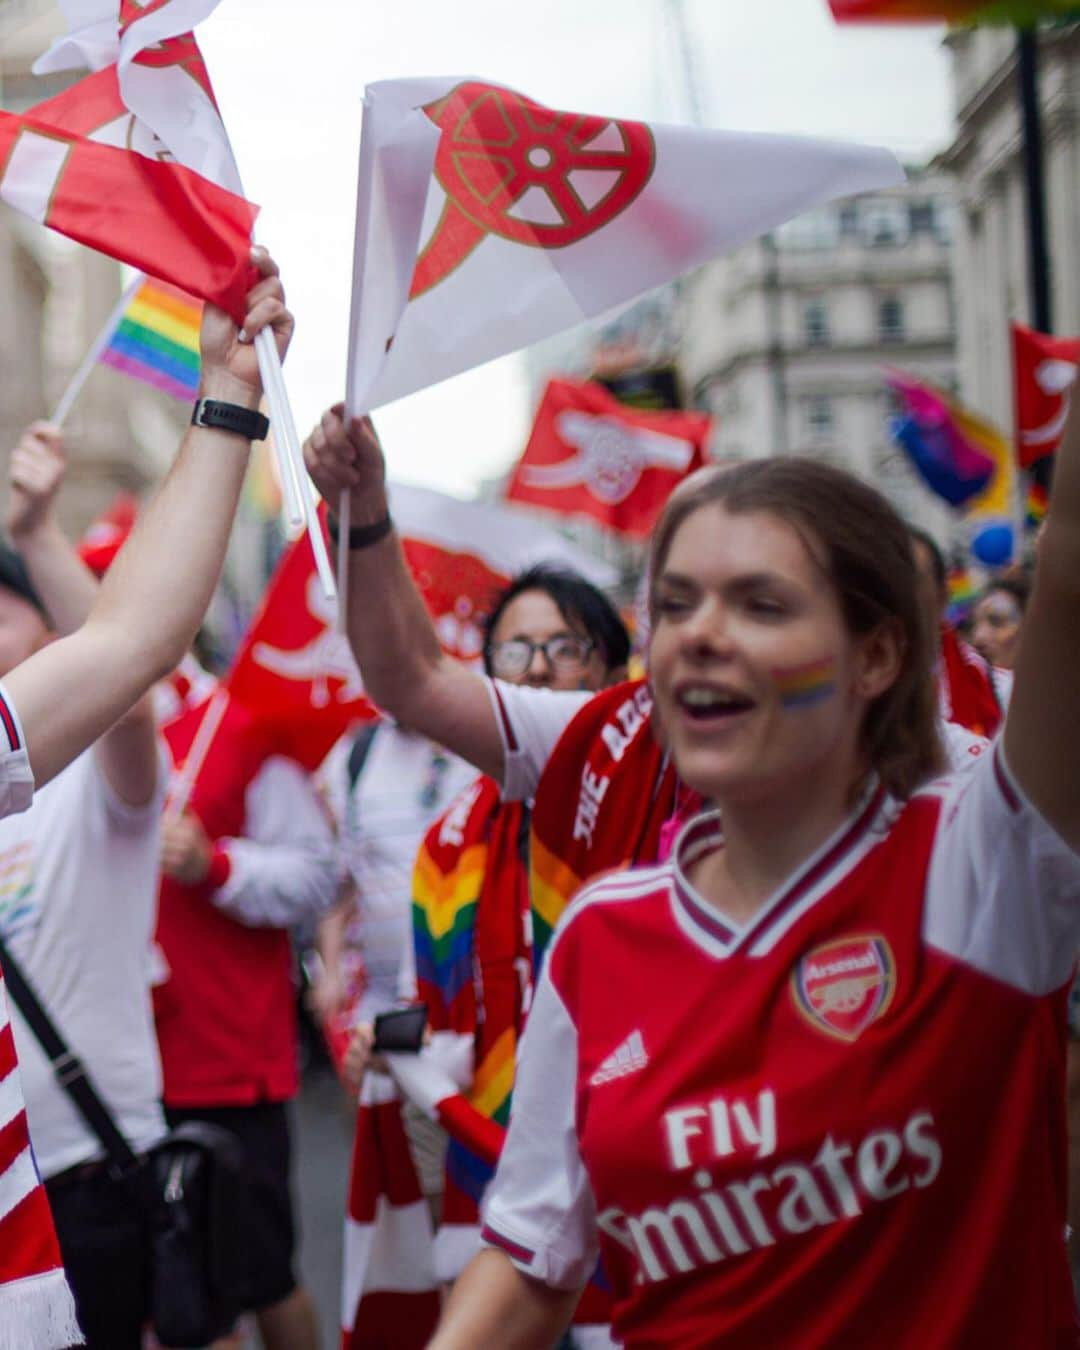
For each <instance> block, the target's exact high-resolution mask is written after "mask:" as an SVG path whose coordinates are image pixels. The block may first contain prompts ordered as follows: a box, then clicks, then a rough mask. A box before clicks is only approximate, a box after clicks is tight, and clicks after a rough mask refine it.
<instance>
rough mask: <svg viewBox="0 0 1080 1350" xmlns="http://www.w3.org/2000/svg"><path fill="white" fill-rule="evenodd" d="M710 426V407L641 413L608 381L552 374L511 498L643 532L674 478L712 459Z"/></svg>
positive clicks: (510, 490) (510, 489)
mask: <svg viewBox="0 0 1080 1350" xmlns="http://www.w3.org/2000/svg"><path fill="white" fill-rule="evenodd" d="M709 428H710V421H709V418H708V417H707V416H706V415H705V414H704V413H683V412H642V411H638V410H636V409H633V408H628V407H626V406H625V404H622V403H620V402H619V400H618V399H616V398H614V397H613V396H612V395H611V394H610V393H608V391H607V390H606V389H605V388H604V387H603V385H600V384H594V383H581V382H578V381H574V380H551V381H550V382H549V384H548V387H547V389H545V391H544V397H543V398H542V399H541V401H540V407H539V408H538V409H537V413H536V420H535V422H534V423H533V429H532V433H531V435H530V436H529V442H528V444H527V445H526V447H525V453H524V454H523V455H522V457H521V459H520V460H519V461H518V464H517V467H516V468H515V469H514V472H513V475H512V476H511V479H510V485H509V487H508V488H507V490H506V497H507V500H508V501H515V502H523V503H527V504H528V505H530V506H541V507H544V508H545V509H546V510H549V511H558V512H560V513H561V514H564V515H583V516H592V517H593V519H594V520H597V521H599V522H600V523H601V524H602V525H606V526H607V527H608V528H609V529H612V530H618V531H620V532H621V533H623V534H629V535H632V536H634V537H635V538H643V537H644V536H645V535H647V534H648V533H649V531H650V530H651V529H652V527H653V524H654V522H655V520H656V517H657V516H658V515H659V514H660V510H661V508H662V507H663V505H664V503H665V502H666V501H667V499H668V497H669V496H670V494H671V491H672V489H673V488H674V487H675V485H676V484H677V483H678V482H680V480H681V479H683V478H685V477H686V475H687V474H688V473H690V472H692V471H693V470H694V469H697V468H700V467H701V466H702V465H703V464H704V463H705V449H706V444H707V442H708V437H709Z"/></svg>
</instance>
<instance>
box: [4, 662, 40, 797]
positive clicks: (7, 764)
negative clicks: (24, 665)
mask: <svg viewBox="0 0 1080 1350" xmlns="http://www.w3.org/2000/svg"><path fill="white" fill-rule="evenodd" d="M33 796H34V774H33V771H32V770H31V768H30V758H29V756H28V755H27V753H26V742H25V740H24V739H23V730H22V726H21V724H20V722H19V715H18V713H16V711H15V705H14V703H12V701H11V699H10V698H8V696H7V692H6V691H5V689H4V688H3V686H2V685H0V816H13V815H15V814H17V813H18V812H19V811H25V810H26V808H27V807H28V806H29V805H30V802H31V801H32V799H33Z"/></svg>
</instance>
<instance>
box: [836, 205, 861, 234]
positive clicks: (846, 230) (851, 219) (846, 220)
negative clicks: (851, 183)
mask: <svg viewBox="0 0 1080 1350" xmlns="http://www.w3.org/2000/svg"><path fill="white" fill-rule="evenodd" d="M839 221H840V233H841V235H844V236H850V235H856V234H858V233H859V204H858V202H845V203H844V205H843V206H841V208H840V211H839Z"/></svg>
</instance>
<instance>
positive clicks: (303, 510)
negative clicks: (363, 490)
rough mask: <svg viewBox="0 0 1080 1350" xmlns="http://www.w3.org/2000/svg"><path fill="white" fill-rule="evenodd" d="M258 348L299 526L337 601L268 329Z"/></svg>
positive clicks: (328, 594) (328, 595) (276, 440)
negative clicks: (302, 527) (304, 532)
mask: <svg viewBox="0 0 1080 1350" xmlns="http://www.w3.org/2000/svg"><path fill="white" fill-rule="evenodd" d="M255 347H256V351H257V352H258V354H259V371H260V373H261V374H262V378H263V389H264V391H265V393H266V398H267V401H268V403H269V404H270V416H271V419H272V421H273V424H274V444H275V446H277V445H280V446H281V448H282V452H283V456H284V460H285V464H283V465H282V468H283V469H285V468H286V466H287V469H288V470H289V471H290V472H291V473H292V475H293V476H294V477H293V480H292V481H293V484H294V487H295V489H296V492H297V497H298V500H299V505H300V523H302V524H305V525H306V526H307V532H308V534H309V535H310V536H311V551H312V553H313V554H314V556H315V569H316V571H317V572H318V574H319V581H320V583H321V584H322V589H323V594H324V595H325V597H326V598H327V600H336V599H337V590H336V588H335V586H334V572H333V569H332V568H331V566H330V558H329V555H328V554H327V552H326V541H325V540H324V539H323V534H322V525H321V523H320V521H319V515H318V510H317V508H316V506H315V495H314V493H313V492H312V490H311V483H310V481H309V480H308V476H307V469H306V468H305V467H304V458H303V454H302V452H301V450H300V439H299V437H298V436H297V434H296V422H295V421H294V419H293V414H292V408H291V407H290V405H289V394H288V390H287V389H286V388H285V376H284V374H283V373H282V369H281V358H280V357H279V356H278V350H277V345H276V344H275V342H274V339H273V335H272V334H271V332H270V330H269V329H266V328H264V329H263V331H262V332H261V333H259V334H257V335H256V338H255Z"/></svg>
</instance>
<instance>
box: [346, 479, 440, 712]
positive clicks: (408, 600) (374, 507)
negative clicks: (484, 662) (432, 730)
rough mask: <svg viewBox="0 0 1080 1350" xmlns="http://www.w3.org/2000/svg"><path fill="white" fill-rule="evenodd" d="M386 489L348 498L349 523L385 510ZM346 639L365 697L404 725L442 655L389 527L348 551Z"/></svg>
mask: <svg viewBox="0 0 1080 1350" xmlns="http://www.w3.org/2000/svg"><path fill="white" fill-rule="evenodd" d="M387 510H388V506H387V499H386V493H385V491H383V490H382V489H378V490H376V489H372V490H371V491H370V492H368V493H366V494H364V496H362V497H361V496H359V495H357V494H354V497H353V500H352V502H351V503H350V524H351V525H352V526H353V527H354V528H355V527H358V526H363V525H368V524H372V523H374V522H376V521H378V520H379V519H381V518H382V517H383V516H385V515H386V513H387ZM348 591H349V605H348V632H349V643H350V645H351V647H352V649H353V654H354V656H355V657H356V661H357V664H358V665H359V667H360V670H361V673H362V675H363V677H364V688H365V691H366V692H367V694H368V695H369V697H370V698H372V699H373V700H374V702H375V703H377V704H378V706H379V707H380V708H384V709H385V710H386V711H387V712H389V713H391V714H393V716H394V717H396V718H397V719H398V720H399V721H400V722H403V723H405V724H406V725H407V726H414V725H416V723H415V720H414V719H415V710H416V708H417V707H418V706H420V705H421V704H422V702H423V700H424V697H425V692H426V690H427V688H428V686H429V681H430V680H431V676H432V674H433V672H434V671H435V670H436V669H437V668H438V666H439V665H440V663H441V662H442V661H443V660H444V657H443V652H442V648H441V646H440V645H439V639H438V635H437V634H436V632H435V626H434V624H433V623H432V622H431V616H430V615H429V614H428V612H427V610H426V609H425V607H424V602H423V601H422V600H421V598H420V594H419V592H418V591H417V588H416V583H415V582H414V581H413V579H412V575H411V573H410V572H409V569H408V566H407V564H406V562H405V555H404V553H403V552H402V548H401V541H400V539H399V538H398V536H397V533H396V532H395V531H391V533H390V534H389V535H388V536H387V537H386V538H385V539H383V540H381V541H380V542H379V543H377V544H372V545H370V546H369V547H368V548H362V549H354V550H352V551H351V552H350V554H349V582H348Z"/></svg>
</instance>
